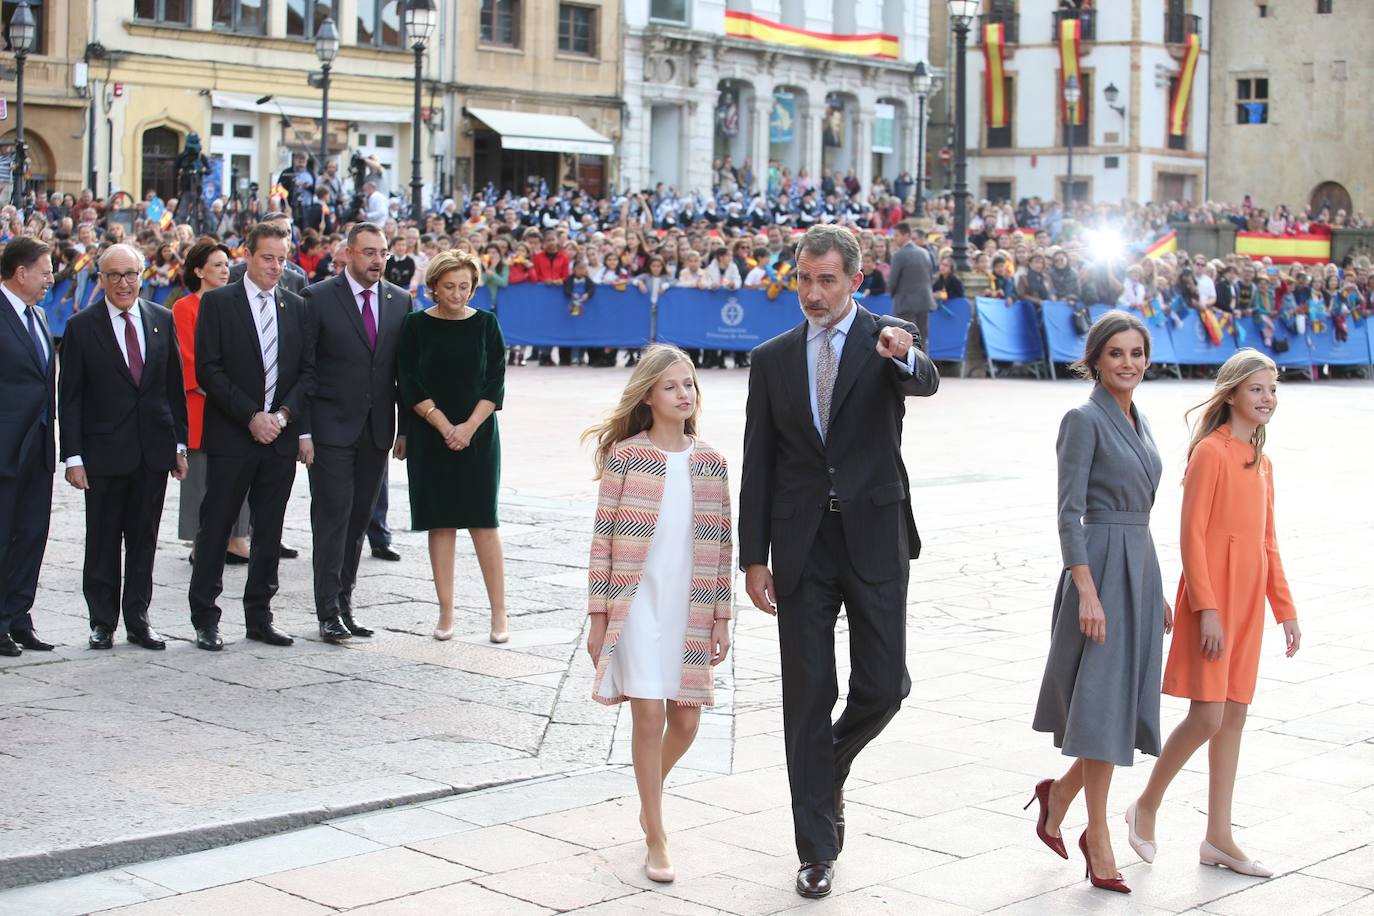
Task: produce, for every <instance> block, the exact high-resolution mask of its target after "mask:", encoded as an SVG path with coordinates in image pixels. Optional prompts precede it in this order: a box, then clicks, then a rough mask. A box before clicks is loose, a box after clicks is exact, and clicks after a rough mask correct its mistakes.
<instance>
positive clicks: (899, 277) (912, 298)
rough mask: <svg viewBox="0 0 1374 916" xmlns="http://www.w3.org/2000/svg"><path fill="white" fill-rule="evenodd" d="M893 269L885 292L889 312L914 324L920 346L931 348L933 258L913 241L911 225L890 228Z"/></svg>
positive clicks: (890, 271) (888, 276)
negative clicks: (919, 338) (890, 305)
mask: <svg viewBox="0 0 1374 916" xmlns="http://www.w3.org/2000/svg"><path fill="white" fill-rule="evenodd" d="M892 244H893V245H895V246H896V248H897V251H896V252H895V253H894V254H893V255H892V269H891V270H889V271H888V274H887V291H888V292H889V293H891V295H892V314H894V315H896V316H897V317H898V318H902V319H905V320H906V321H909V322H911V323H912V324H914V325H916V329H917V330H918V331H919V332H920V334H921V344H920V346H921V349H922V350H927V349H929V347H930V344H929V340H930V312H931V310H932V309H934V308H935V295H934V293H933V292H932V290H933V289H934V278H933V274H934V273H935V270H934V264H935V262H934V259H933V258H931V256H930V252H929V251H927V250H926V249H925V248H922V247H920V246H919V245H917V244H916V242H915V240H914V239H913V238H912V234H911V224H910V223H906V222H901V223H898V224H897V225H895V226H893V227H892Z"/></svg>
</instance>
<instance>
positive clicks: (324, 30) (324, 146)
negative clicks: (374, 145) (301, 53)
mask: <svg viewBox="0 0 1374 916" xmlns="http://www.w3.org/2000/svg"><path fill="white" fill-rule="evenodd" d="M338 53H339V30H338V29H337V28H336V27H335V26H334V19H333V18H332V17H331V18H329V19H326V20H325V21H324V22H322V23H320V29H319V31H318V32H316V33H315V57H316V58H317V59H318V60H319V62H320V161H319V164H317V165H316V166H315V174H316V176H317V179H318V180H319V181H324V163H325V160H326V159H328V158H329V69H330V67H332V66H333V65H334V58H335V57H336V56H337V55H338ZM338 205H339V202H338V201H335V202H334V206H336V207H337V206H338Z"/></svg>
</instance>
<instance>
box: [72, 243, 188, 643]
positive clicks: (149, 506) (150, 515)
mask: <svg viewBox="0 0 1374 916" xmlns="http://www.w3.org/2000/svg"><path fill="white" fill-rule="evenodd" d="M143 266H144V265H143V256H142V255H141V254H139V253H138V251H137V250H135V249H134V248H133V247H131V246H129V245H124V244H120V245H114V246H112V247H111V248H110V249H109V250H108V251H106V252H105V253H104V254H103V255H102V256H101V258H100V283H101V288H102V290H103V291H104V293H105V301H104V302H102V303H100V304H98V305H96V306H95V307H94V308H88V309H86V310H85V311H82V312H78V313H77V314H76V315H74V316H73V317H72V319H71V321H69V322H67V332H66V334H65V335H64V336H63V343H62V377H61V385H60V386H59V394H60V401H59V408H58V417H59V418H60V419H61V421H62V426H61V428H62V459H63V460H64V461H65V462H66V465H67V482H68V483H70V484H71V485H72V486H73V487H75V488H76V489H78V490H82V491H84V492H85V494H86V562H85V566H84V568H83V570H82V582H81V587H82V592H83V593H84V595H85V598H86V609H87V612H88V613H89V615H90V622H91V637H90V647H91V648H92V649H109V648H111V647H112V646H113V644H114V631H115V628H116V626H117V625H118V623H119V613H120V606H121V602H120V578H119V555H120V546H121V544H122V545H123V549H124V557H125V575H124V587H123V593H124V594H123V611H124V632H125V635H126V636H127V637H128V639H129V642H131V643H135V644H137V645H140V646H142V647H143V648H145V649H165V648H166V647H167V644H166V643H165V642H164V641H163V640H162V638H161V637H160V636H158V634H157V632H156V631H155V630H154V629H153V627H152V624H151V623H150V622H149V620H148V605H149V604H150V603H151V602H152V596H153V557H154V556H155V554H156V552H157V529H158V523H159V522H160V521H161V520H162V503H163V499H164V497H165V496H166V495H167V476H168V474H170V475H171V476H172V477H175V478H176V479H177V480H181V479H183V478H184V477H185V476H186V422H187V420H186V389H185V386H184V385H183V384H182V379H181V354H180V352H179V351H178V349H177V337H176V327H175V326H174V325H173V324H172V313H171V312H170V311H168V310H167V309H165V308H163V307H162V306H160V305H154V304H153V303H151V302H145V301H143V300H141V299H139V297H138V287H139V280H140V278H141V277H142V275H143Z"/></svg>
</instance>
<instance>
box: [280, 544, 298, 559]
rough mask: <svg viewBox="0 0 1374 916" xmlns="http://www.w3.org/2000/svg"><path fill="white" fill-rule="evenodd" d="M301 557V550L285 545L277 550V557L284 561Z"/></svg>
mask: <svg viewBox="0 0 1374 916" xmlns="http://www.w3.org/2000/svg"><path fill="white" fill-rule="evenodd" d="M300 555H301V552H300V551H299V550H297V549H296V548H294V547H288V546H286V545H285V544H282V545H281V546H280V547H279V548H277V556H279V557H281V558H282V559H283V560H294V559H296V557H298V556H300Z"/></svg>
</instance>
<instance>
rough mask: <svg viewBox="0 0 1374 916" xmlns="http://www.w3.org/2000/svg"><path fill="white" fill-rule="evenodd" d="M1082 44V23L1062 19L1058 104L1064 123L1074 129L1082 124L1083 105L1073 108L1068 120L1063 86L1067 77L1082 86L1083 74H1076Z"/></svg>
mask: <svg viewBox="0 0 1374 916" xmlns="http://www.w3.org/2000/svg"><path fill="white" fill-rule="evenodd" d="M1082 43H1083V23H1082V21H1080V20H1078V19H1064V20H1062V21H1060V23H1059V104H1060V105H1061V106H1063V110H1064V123H1065V124H1073V125H1074V126H1075V127H1077V126H1080V125H1082V124H1083V103H1082V102H1079V103H1078V104H1077V105H1075V106H1073V113H1072V115H1073V116H1072V118H1070V112H1069V103H1068V102H1066V101H1064V86H1065V84H1066V83H1068V81H1069V77H1071V76H1072V77H1073V78H1074V79H1076V80H1078V84H1079V85H1080V86H1081V85H1082V84H1083V74H1081V73H1079V72H1078V47H1079V45H1081V44H1082Z"/></svg>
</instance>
